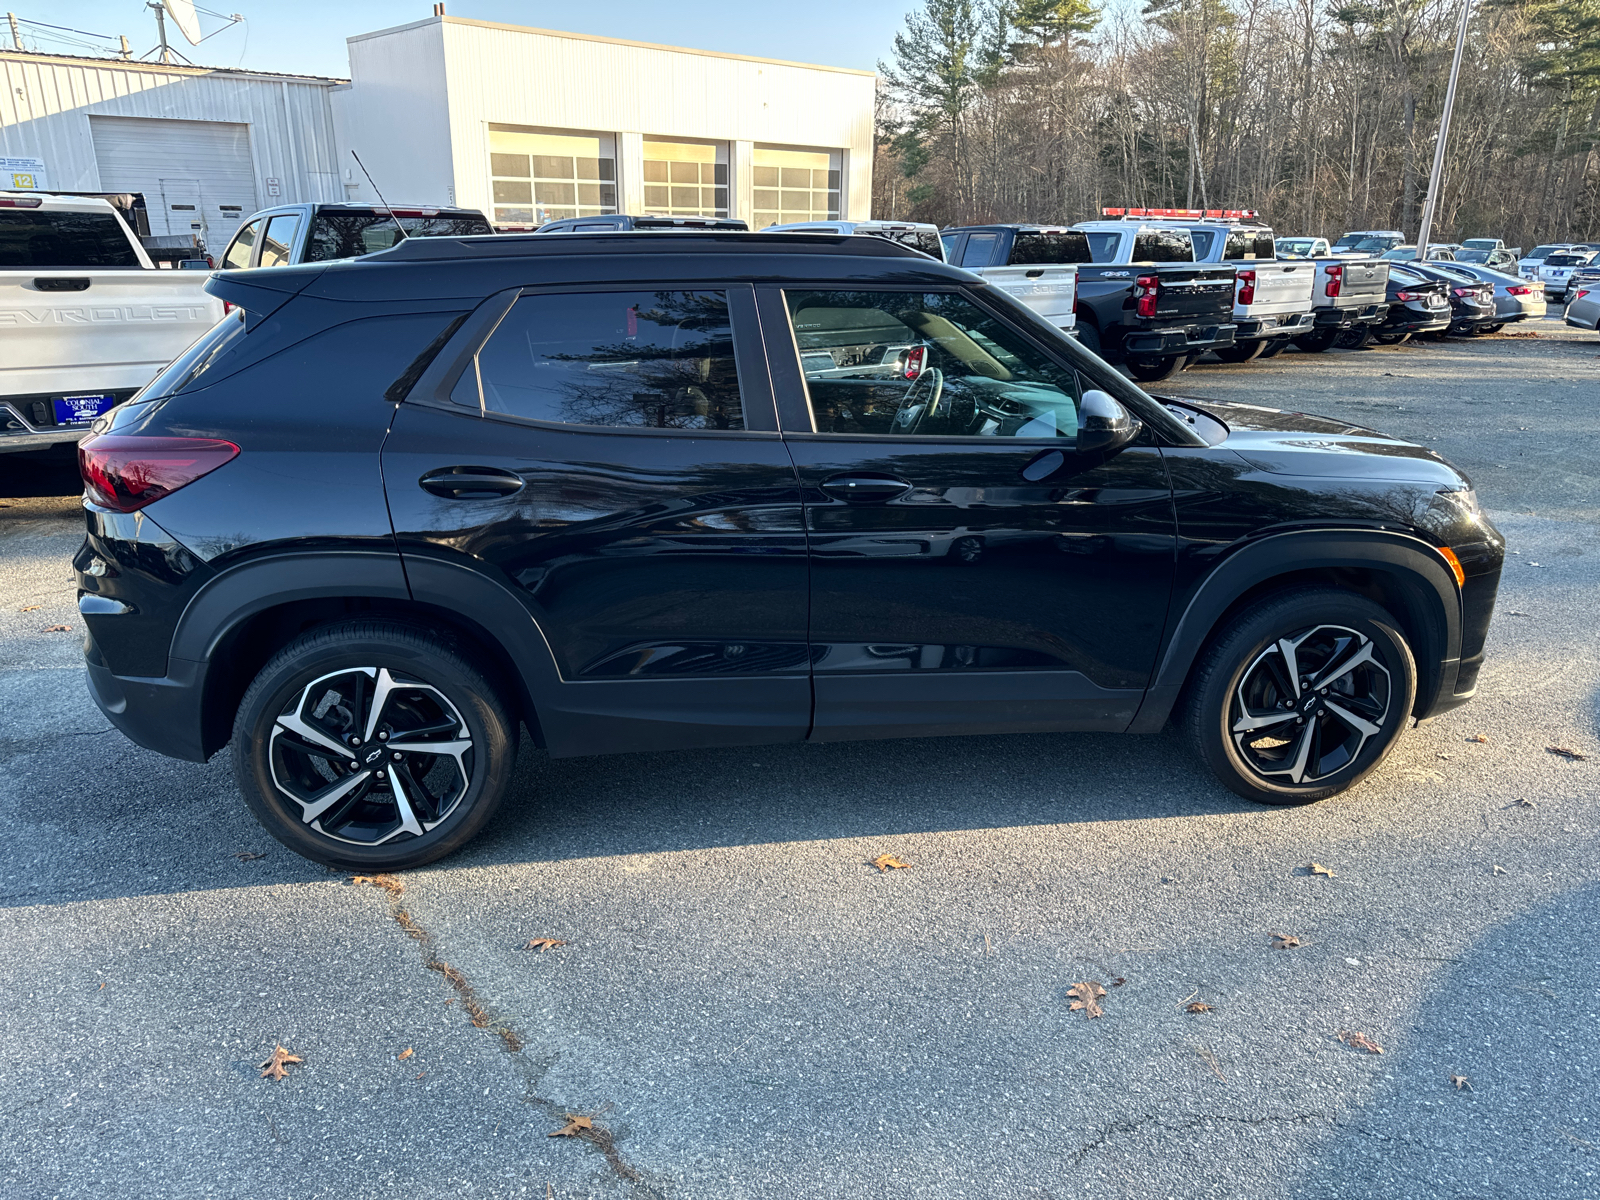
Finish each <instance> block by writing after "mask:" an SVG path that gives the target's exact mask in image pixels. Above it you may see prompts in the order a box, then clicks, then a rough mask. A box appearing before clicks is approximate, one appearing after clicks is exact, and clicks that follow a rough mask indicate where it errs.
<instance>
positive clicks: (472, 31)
mask: <svg viewBox="0 0 1600 1200" xmlns="http://www.w3.org/2000/svg"><path fill="white" fill-rule="evenodd" d="M349 47H350V85H349V86H348V87H346V88H339V89H337V90H335V92H334V93H333V112H334V120H335V126H336V128H337V129H338V135H339V142H340V145H341V147H350V148H354V149H355V150H356V151H358V152H359V153H360V155H361V158H362V161H363V162H365V163H366V165H367V168H368V170H370V171H371V172H372V174H373V177H374V179H375V180H376V182H377V184H378V186H379V187H380V188H382V189H383V192H384V195H385V196H387V197H388V198H389V199H390V200H391V201H392V202H395V203H399V202H401V201H402V200H403V201H406V202H410V203H419V202H420V203H435V204H438V203H453V204H459V205H464V206H466V207H469V208H480V209H482V210H483V211H484V212H485V213H488V214H489V215H490V217H491V219H492V220H494V221H495V223H496V224H499V225H530V224H534V223H536V222H537V221H539V220H547V219H548V220H553V219H556V218H560V217H574V216H589V215H595V214H599V213H602V212H619V211H620V212H629V213H635V214H644V213H649V214H669V215H702V216H733V217H742V218H744V219H745V220H747V221H748V222H749V223H750V225H751V227H752V228H760V227H762V226H766V225H770V224H774V223H776V222H779V221H784V222H787V221H805V220H816V219H826V218H828V217H835V218H843V219H850V220H865V219H866V218H867V217H868V216H869V215H870V211H869V210H870V208H871V199H872V147H873V140H872V139H873V127H872V117H873V98H874V90H875V86H876V78H875V76H874V75H873V73H872V72H870V71H855V70H844V69H841V68H837V67H819V66H807V65H804V64H801V63H789V62H778V61H775V60H771V59H761V58H746V57H742V56H739V55H732V54H714V53H711V52H709V51H704V50H687V49H681V48H678V47H673V46H656V45H649V44H646V43H643V42H628V41H621V40H618V39H614V38H600V37H589V36H586V35H582V34H575V33H560V32H555V31H552V30H545V29H527V28H523V27H521V26H516V25H501V24H496V23H494V22H490V21H471V20H463V19H460V18H456V17H432V18H430V19H428V20H424V21H417V22H415V23H413V24H410V25H401V26H398V27H396V28H394V29H384V30H380V31H378V32H376V33H369V34H363V35H361V36H359V37H353V38H350V39H349ZM344 162H345V163H346V164H347V166H346V168H345V170H344V171H343V172H342V173H341V179H342V181H343V182H344V183H346V184H347V185H349V189H350V194H351V195H352V197H359V198H361V199H367V200H371V199H376V197H374V196H373V195H372V194H371V192H370V190H369V189H368V188H367V187H366V184H365V181H364V180H363V179H361V177H360V174H359V172H358V171H354V170H353V166H354V164H353V163H351V161H350V159H349V155H348V153H346V154H345V155H344Z"/></svg>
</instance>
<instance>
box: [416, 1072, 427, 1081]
mask: <svg viewBox="0 0 1600 1200" xmlns="http://www.w3.org/2000/svg"><path fill="white" fill-rule="evenodd" d="M426 1074H427V1072H426V1071H418V1072H417V1075H416V1077H417V1078H418V1079H421V1078H422V1077H423V1076H424V1075H426Z"/></svg>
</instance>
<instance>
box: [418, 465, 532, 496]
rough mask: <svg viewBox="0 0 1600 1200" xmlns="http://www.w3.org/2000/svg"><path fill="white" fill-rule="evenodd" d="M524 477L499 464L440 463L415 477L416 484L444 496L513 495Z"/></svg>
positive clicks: (426, 490)
mask: <svg viewBox="0 0 1600 1200" xmlns="http://www.w3.org/2000/svg"><path fill="white" fill-rule="evenodd" d="M524 482H525V481H524V480H523V478H522V476H520V475H518V474H516V473H515V472H513V471H502V470H501V469H500V468H499V467H440V468H439V469H438V470H436V471H429V472H428V473H427V474H426V475H424V476H423V477H422V478H421V479H419V480H417V486H419V487H420V488H422V490H423V491H425V492H432V493H433V494H434V495H435V496H443V497H444V498H445V499H446V500H492V499H494V498H495V497H497V496H515V495H516V494H517V493H518V492H520V491H521V490H522V485H523V483H524Z"/></svg>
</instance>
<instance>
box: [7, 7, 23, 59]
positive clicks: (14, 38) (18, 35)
mask: <svg viewBox="0 0 1600 1200" xmlns="http://www.w3.org/2000/svg"><path fill="white" fill-rule="evenodd" d="M6 20H8V21H10V22H11V45H12V46H13V47H15V48H16V49H18V50H21V49H22V30H21V29H20V28H18V26H17V14H16V13H7V14H6Z"/></svg>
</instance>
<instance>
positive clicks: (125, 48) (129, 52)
mask: <svg viewBox="0 0 1600 1200" xmlns="http://www.w3.org/2000/svg"><path fill="white" fill-rule="evenodd" d="M118 37H119V38H120V39H121V41H122V57H123V58H126V59H132V58H133V47H132V46H130V45H128V35H127V34H125V33H124V34H119V35H118Z"/></svg>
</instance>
